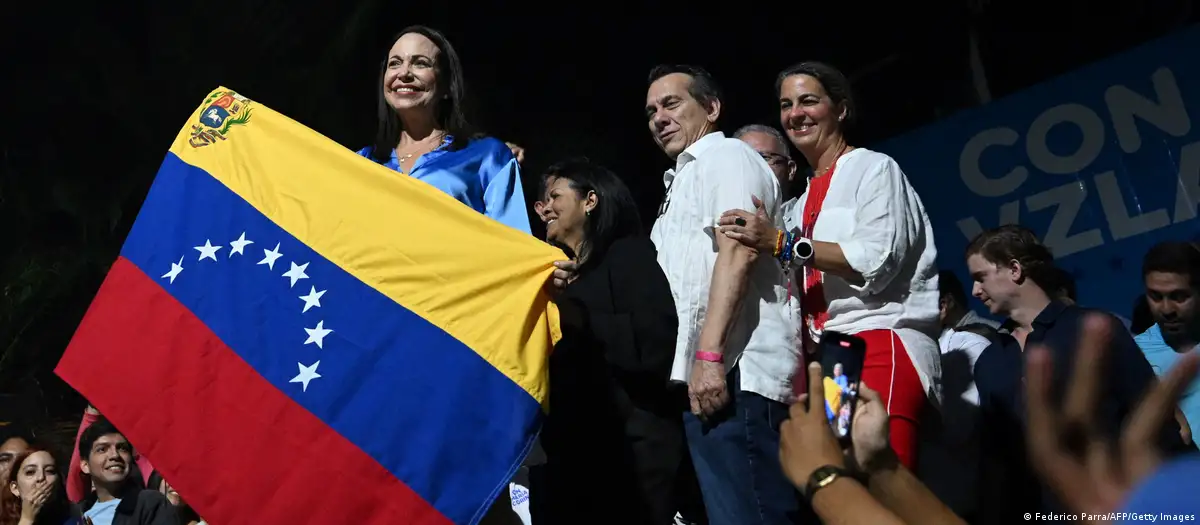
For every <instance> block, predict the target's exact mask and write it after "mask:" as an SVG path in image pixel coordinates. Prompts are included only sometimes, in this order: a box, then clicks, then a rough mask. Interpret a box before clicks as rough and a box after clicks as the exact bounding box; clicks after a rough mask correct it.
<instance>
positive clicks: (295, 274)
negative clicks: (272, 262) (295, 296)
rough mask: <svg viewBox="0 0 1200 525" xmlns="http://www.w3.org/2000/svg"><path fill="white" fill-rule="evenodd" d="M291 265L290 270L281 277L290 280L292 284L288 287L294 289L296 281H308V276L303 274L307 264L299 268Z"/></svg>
mask: <svg viewBox="0 0 1200 525" xmlns="http://www.w3.org/2000/svg"><path fill="white" fill-rule="evenodd" d="M291 265H292V268H291V269H290V270H288V271H286V272H284V273H283V276H284V277H287V278H289V279H291V280H292V284H291V285H290V286H292V287H295V286H296V281H299V280H300V279H308V274H306V273H304V270H305V269H306V268H308V263H304V264H301V265H300V266H296V263H294V262H293V263H291Z"/></svg>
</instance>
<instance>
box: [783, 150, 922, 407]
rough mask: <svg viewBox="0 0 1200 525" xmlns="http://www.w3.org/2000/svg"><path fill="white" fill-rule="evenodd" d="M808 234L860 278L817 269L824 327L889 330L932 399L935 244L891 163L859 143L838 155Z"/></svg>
mask: <svg viewBox="0 0 1200 525" xmlns="http://www.w3.org/2000/svg"><path fill="white" fill-rule="evenodd" d="M808 194H809V192H808V191H805V192H804V195H801V196H800V202H799V203H797V204H796V207H795V208H793V210H792V212H793V220H795V222H796V224H802V223H803V214H804V204H805V202H807V200H808ZM812 237H813V240H815V241H825V242H831V243H836V244H838V245H839V246H840V247H841V248H842V253H843V255H845V257H846V262H847V263H849V264H850V267H851V268H853V269H854V270H855V271H857V272H858V273H860V274H862V276H863V279H864V280H865V281H866V282H865V284H863V285H861V286H860V285H856V284H852V283H850V282H847V281H846V280H844V279H842V278H840V277H837V276H835V275H831V274H828V273H826V274H825V280H824V290H825V300H826V304H827V305H828V308H827V312H828V314H829V319H828V320H827V321H826V322H825V326H824V329H825V330H833V331H835V332H841V333H845V334H856V333H858V332H863V331H867V330H876V329H891V330H894V331H895V332H896V335H898V336H899V337H900V341H901V342H903V343H904V347H905V349H906V350H908V355H909V357H910V358H911V359H912V363H913V368H916V369H917V375H918V376H920V378H921V385H922V386H923V387H924V388H925V391H926V392H927V393H929V394H930V397H931V398H932V399H934V400H935V401H936V400H937V391H936V389H935V386H936V382H937V380H938V378H939V376H940V375H941V359H940V352H939V351H938V345H937V341H936V339H935V338H936V337H937V333H938V268H937V248H935V247H934V241H933V227H932V226H931V225H930V223H929V216H928V215H927V214H926V213H925V207H924V206H923V205H922V204H921V199H920V197H918V196H917V192H916V191H915V190H914V189H913V188H912V186H911V185H910V184H909V183H908V178H907V177H905V175H904V172H903V171H901V170H900V166H899V165H898V164H896V161H895V160H892V158H891V157H889V156H887V155H884V154H882V153H879V152H875V151H871V150H869V149H865V148H858V149H855V150H852V151H850V152H848V153H846V154H845V155H842V156H841V158H839V159H838V160H837V167H836V168H834V172H833V180H831V181H830V183H829V192H828V193H827V194H826V196H825V202H824V204H823V206H822V207H821V213H820V215H818V216H817V224H816V225H815V227H814V228H813V235H812ZM796 282H798V283H799V282H802V280H797V281H796Z"/></svg>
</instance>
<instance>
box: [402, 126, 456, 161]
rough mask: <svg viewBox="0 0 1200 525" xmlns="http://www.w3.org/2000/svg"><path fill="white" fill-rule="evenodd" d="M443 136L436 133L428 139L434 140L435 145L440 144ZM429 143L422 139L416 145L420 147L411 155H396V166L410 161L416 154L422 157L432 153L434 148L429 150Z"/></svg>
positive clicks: (443, 134) (427, 140)
mask: <svg viewBox="0 0 1200 525" xmlns="http://www.w3.org/2000/svg"><path fill="white" fill-rule="evenodd" d="M445 136H446V134H445V133H438V134H437V135H433V136H431V137H430V138H433V139H436V141H437V143H438V144H441V141H442V139H443V138H444V137H445ZM429 142H430V140H429V139H428V138H427V139H424V140H422V141H420V142H418V143H417V144H418V145H419V146H420V147H418V148H417V149H415V150H413V151H412V152H411V153H409V154H407V155H398V156H397V157H396V164H404V162H405V161H407V160H408V159H411V158H413V157H415V156H417V153H420V154H422V155H424V154H426V153H429V152H430V151H433V150H434V149H436V147H434V148H430V147H429ZM397 153H399V152H397Z"/></svg>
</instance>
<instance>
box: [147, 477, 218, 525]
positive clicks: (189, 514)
mask: <svg viewBox="0 0 1200 525" xmlns="http://www.w3.org/2000/svg"><path fill="white" fill-rule="evenodd" d="M146 488H148V489H150V490H157V491H159V492H161V493H162V495H163V496H166V497H167V502H168V503H170V504H171V506H172V507H175V514H176V515H178V516H179V523H180V525H207V524H206V523H205V521H204V520H203V519H201V518H200V515H199V514H197V513H196V509H193V508H192V507H191V505H188V504H187V502H186V501H184V500H183V498H182V497H181V496H180V495H179V492H178V491H176V490H175V487H172V486H171V484H170V483H168V482H167V480H166V478H164V477H163V475H162V473H160V472H159V471H157V470H156V471H154V472H152V473H151V474H150V480H149V481H148V482H147V483H146Z"/></svg>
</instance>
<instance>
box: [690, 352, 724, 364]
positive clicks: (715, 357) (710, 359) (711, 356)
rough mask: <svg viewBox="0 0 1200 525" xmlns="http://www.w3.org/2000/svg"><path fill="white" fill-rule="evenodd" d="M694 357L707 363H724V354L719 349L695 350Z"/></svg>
mask: <svg viewBox="0 0 1200 525" xmlns="http://www.w3.org/2000/svg"><path fill="white" fill-rule="evenodd" d="M696 359H698V360H700V361H704V362H707V363H724V362H725V354H724V352H721V351H712V350H700V351H697V352H696Z"/></svg>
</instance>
